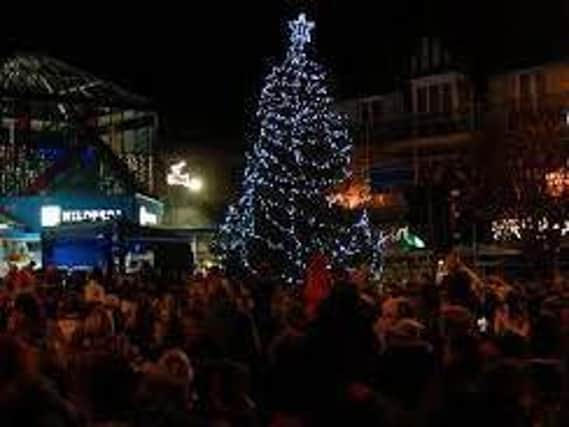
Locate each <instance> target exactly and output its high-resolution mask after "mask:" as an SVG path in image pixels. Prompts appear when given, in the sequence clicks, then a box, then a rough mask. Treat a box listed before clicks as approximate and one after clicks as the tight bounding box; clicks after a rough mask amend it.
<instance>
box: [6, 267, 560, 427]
mask: <svg viewBox="0 0 569 427" xmlns="http://www.w3.org/2000/svg"><path fill="white" fill-rule="evenodd" d="M368 276H369V275H368V274H367V273H366V270H365V268H360V269H357V270H355V271H350V272H345V271H334V270H328V269H326V267H325V265H322V263H320V265H319V266H318V265H316V266H315V267H314V269H313V270H312V271H309V272H308V273H307V276H306V280H305V281H304V283H303V284H300V285H297V286H289V285H284V284H282V283H279V282H278V281H276V280H274V279H273V278H271V274H270V272H268V271H259V272H257V273H256V274H254V275H249V276H245V275H229V274H225V273H223V272H222V271H221V270H219V269H212V270H210V271H209V272H207V274H195V275H193V276H191V277H189V278H188V279H187V281H185V283H182V284H180V285H178V286H165V285H164V284H160V285H158V281H157V280H155V278H153V277H152V275H151V274H144V275H141V274H137V275H131V276H127V275H119V276H117V275H115V276H114V277H103V275H101V274H100V273H99V272H97V271H94V272H92V273H90V274H89V275H88V276H85V275H81V274H78V275H76V276H72V277H68V276H66V277H65V278H63V277H62V276H61V275H60V274H58V273H57V272H56V271H54V270H49V269H48V270H46V271H43V272H37V271H33V270H32V269H22V270H20V271H17V270H16V269H13V270H12V271H10V273H9V274H8V275H7V276H6V277H5V278H4V279H3V283H2V286H1V291H0V293H1V295H0V329H1V335H0V420H1V422H2V425H4V426H46V427H47V426H50V427H51V426H54V427H55V426H57V427H60V426H61V427H63V426H70V427H71V426H73V427H75V426H109V427H110V426H125V427H138V426H141V427H146V426H149V427H150V426H156V427H160V426H164V427H166V426H168V427H169V426H172V427H174V426H176V427H177V426H219V427H225V426H228V427H231V426H236V427H241V426H243V427H249V426H265V425H266V426H271V427H289V426H290V427H296V426H298V427H304V426H307V427H310V426H332V425H343V426H386V427H399V426H401V427H405V426H409V427H411V426H413V427H415V426H417V427H420V426H424V427H437V426H441V427H450V426H466V427H469V426H473V427H474V426H475V427H480V426H485V427H491V426H501V427H503V426H512V427H518V426H520V427H521V426H524V427H525V426H528V427H529V426H531V427H537V426H540V427H554V426H555V427H561V426H566V425H569V413H568V410H569V390H568V386H569V384H568V379H569V376H568V374H567V370H566V365H565V364H566V361H567V354H568V349H569V304H567V303H568V302H569V301H568V300H569V295H568V294H567V289H566V288H565V287H564V284H563V282H558V283H551V284H550V283H540V284H538V285H527V284H526V285H520V284H509V283H506V282H504V281H503V280H501V279H499V278H492V277H490V278H485V279H479V278H478V277H477V276H476V275H474V274H473V273H472V271H470V270H469V269H468V268H466V267H465V266H464V265H462V264H461V263H459V262H457V263H456V265H453V266H449V269H448V273H447V274H446V275H445V277H444V278H442V280H436V278H435V275H434V274H433V275H432V277H431V276H430V275H427V274H425V275H423V277H422V278H420V279H416V280H413V281H407V282H406V283H391V284H385V283H381V284H380V286H378V284H377V283H374V282H373V281H371V280H369V277H368Z"/></svg>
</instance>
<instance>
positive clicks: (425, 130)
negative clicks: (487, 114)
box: [362, 110, 479, 141]
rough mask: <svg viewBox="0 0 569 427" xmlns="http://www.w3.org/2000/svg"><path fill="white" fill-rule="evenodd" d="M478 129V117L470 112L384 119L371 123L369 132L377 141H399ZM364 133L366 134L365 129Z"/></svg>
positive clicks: (425, 114)
mask: <svg viewBox="0 0 569 427" xmlns="http://www.w3.org/2000/svg"><path fill="white" fill-rule="evenodd" d="M478 128H479V120H478V117H477V115H476V114H474V110H470V111H466V112H464V111H460V112H459V111H456V112H451V113H422V114H408V115H401V116H395V117H390V118H383V119H381V120H377V121H375V122H373V123H370V124H369V129H368V130H367V132H369V137H371V138H372V140H375V141H378V140H379V141H399V140H405V139H415V138H431V137H436V136H444V135H451V134H457V133H464V132H472V131H474V130H476V129H478ZM362 131H363V132H366V130H365V127H364V129H363V130H362Z"/></svg>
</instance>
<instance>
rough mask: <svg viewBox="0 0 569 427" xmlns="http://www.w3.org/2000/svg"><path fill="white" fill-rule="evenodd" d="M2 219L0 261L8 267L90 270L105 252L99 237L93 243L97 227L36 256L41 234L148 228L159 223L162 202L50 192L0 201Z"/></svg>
mask: <svg viewBox="0 0 569 427" xmlns="http://www.w3.org/2000/svg"><path fill="white" fill-rule="evenodd" d="M0 205H1V206H2V208H3V211H4V216H5V218H9V219H10V220H8V221H5V223H1V224H0V241H1V242H2V246H1V248H0V257H1V258H2V261H3V263H4V267H5V268H4V269H6V268H7V265H8V264H16V265H22V264H27V263H29V262H30V261H34V262H35V263H36V264H37V265H41V264H42V260H43V261H46V262H47V263H49V264H53V265H58V266H66V267H73V266H96V265H98V264H99V261H100V260H101V259H102V258H104V257H105V256H106V255H103V254H106V253H108V249H109V248H108V247H107V246H108V245H107V246H105V245H106V244H103V241H104V240H105V239H97V236H98V234H97V232H96V230H97V227H91V228H88V229H89V230H91V231H92V232H91V233H90V234H89V238H78V239H76V240H69V239H64V240H61V241H59V242H58V243H57V245H55V246H53V245H52V247H51V248H52V251H51V252H50V256H49V257H47V258H46V254H42V251H41V247H42V246H43V245H42V236H45V234H46V233H47V232H52V234H53V232H54V231H56V230H59V229H66V230H73V229H74V228H76V227H79V226H81V228H85V226H86V225H89V224H90V225H94V226H101V225H104V224H114V223H124V224H132V225H136V226H138V227H144V228H150V227H155V226H158V225H160V222H161V219H162V212H163V208H162V203H161V202H159V201H158V200H156V199H153V198H151V197H148V196H144V195H142V194H134V195H124V196H106V195H98V194H88V193H83V194H78V193H55V194H51V195H49V196H28V197H5V198H2V199H0Z"/></svg>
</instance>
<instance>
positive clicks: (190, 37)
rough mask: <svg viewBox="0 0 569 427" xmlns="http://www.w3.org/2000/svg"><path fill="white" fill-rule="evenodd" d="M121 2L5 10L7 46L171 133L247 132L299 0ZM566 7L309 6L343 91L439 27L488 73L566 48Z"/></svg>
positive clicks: (416, 1)
mask: <svg viewBox="0 0 569 427" xmlns="http://www.w3.org/2000/svg"><path fill="white" fill-rule="evenodd" d="M116 3H119V2H115V3H114V4H113V3H110V4H108V5H107V4H105V3H104V2H103V3H101V2H96V3H93V4H91V3H89V2H76V5H75V6H74V7H73V8H72V9H67V10H66V12H68V13H69V15H66V14H64V12H63V9H61V10H54V9H53V8H50V9H46V10H45V11H44V10H39V9H34V10H33V11H22V12H21V13H20V12H18V13H14V14H3V15H4V21H5V22H4V23H3V26H2V29H1V30H0V36H1V37H2V38H1V39H0V40H4V41H5V46H4V51H8V50H10V49H22V50H32V51H43V52H45V53H48V54H51V55H53V56H56V57H59V58H61V59H63V60H66V61H67V62H70V63H72V64H74V65H77V66H79V67H82V68H85V69H87V70H90V71H93V72H95V73H98V74H100V75H101V76H103V77H106V78H109V79H112V80H115V81H117V82H119V83H120V84H122V85H123V86H125V87H126V88H128V89H131V90H132V91H135V92H139V93H141V94H143V95H146V96H148V97H150V98H152V99H153V100H154V101H155V103H156V105H157V108H158V109H159V110H160V112H161V114H162V116H163V130H164V131H166V132H167V133H168V134H169V135H170V136H175V135H178V134H180V133H181V131H182V130H184V131H185V133H186V134H187V135H190V136H189V137H188V140H191V139H192V138H193V137H191V135H195V140H196V141H197V140H200V139H202V138H206V139H212V140H217V141H221V142H223V141H228V140H231V141H233V140H235V141H237V140H239V139H242V138H241V137H242V135H243V132H244V129H245V128H246V127H247V123H248V122H249V121H250V120H251V118H252V115H253V112H254V106H255V97H256V94H257V93H258V92H259V90H260V86H261V84H262V77H263V75H264V74H265V73H266V72H267V71H268V69H269V67H270V65H271V64H272V63H274V61H275V58H276V59H277V60H278V59H279V58H280V57H281V56H282V54H283V52H284V48H285V41H286V39H285V35H286V32H285V30H286V19H288V18H290V17H291V16H292V15H293V14H294V13H295V11H297V10H298V9H297V8H296V7H297V4H296V3H300V0H298V1H291V0H289V1H279V0H241V1H238V0H225V1H219V0H218V1H213V0H209V1H189V2H183V3H184V5H183V6H185V7H183V6H182V5H178V4H177V3H176V5H174V3H173V2H156V1H154V2H151V3H149V6H144V5H143V2H138V3H137V4H136V5H127V6H124V7H122V8H120V9H119V8H118V7H117V6H116ZM121 3H122V2H121ZM525 3H531V4H529V5H527V6H526V5H525ZM568 4H569V1H567V0H541V1H539V2H536V1H532V2H520V1H519V0H494V1H481V0H472V1H458V0H431V1H428V0H390V1H385V0H319V1H318V2H317V4H316V5H314V4H313V5H312V6H309V9H310V12H312V15H313V16H316V18H317V25H318V31H317V37H316V42H317V46H318V53H319V57H320V59H321V60H322V61H323V62H324V63H325V64H326V65H327V66H328V67H329V68H330V70H331V74H332V76H333V77H334V80H333V85H334V89H335V92H336V93H337V94H339V95H340V96H348V95H350V94H354V93H362V92H366V91H368V90H374V89H377V88H380V87H382V86H383V85H385V84H386V83H389V81H390V80H391V79H392V78H393V76H394V75H396V74H397V71H398V69H399V65H400V63H401V60H402V57H403V56H404V55H405V54H406V53H407V52H408V50H409V48H410V46H411V45H412V44H413V42H414V41H415V40H416V39H417V37H420V36H421V35H423V34H432V35H441V36H443V38H444V39H445V40H446V41H447V44H450V45H451V46H452V48H453V49H454V50H455V51H457V52H458V53H460V54H462V55H463V56H466V57H469V58H471V59H472V62H473V64H474V65H475V67H477V68H479V69H483V70H487V69H493V68H496V67H498V66H500V65H503V64H506V63H516V62H518V61H521V62H524V61H526V62H531V61H534V60H540V59H542V58H543V59H548V58H550V57H554V56H556V55H558V54H561V53H567V51H568V49H567V48H568V47H569V37H568V35H569V6H568ZM8 16H9V17H10V19H7V17H8ZM24 23H25V25H24ZM190 142H191V141H190Z"/></svg>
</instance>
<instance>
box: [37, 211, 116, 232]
mask: <svg viewBox="0 0 569 427" xmlns="http://www.w3.org/2000/svg"><path fill="white" fill-rule="evenodd" d="M122 214H123V212H122V210H121V209H73V210H63V209H61V207H60V206H43V207H42V208H41V226H42V227H57V226H58V225H60V224H69V223H77V222H97V221H110V220H113V219H115V218H119V217H121V216H122Z"/></svg>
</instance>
